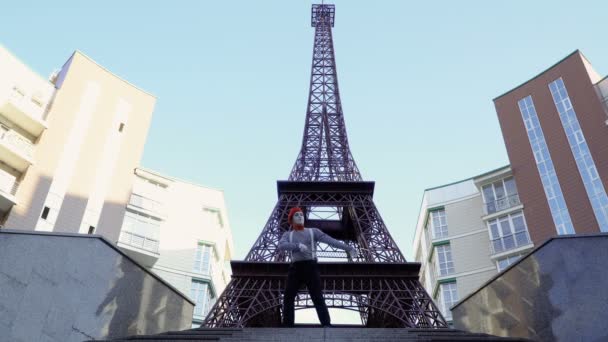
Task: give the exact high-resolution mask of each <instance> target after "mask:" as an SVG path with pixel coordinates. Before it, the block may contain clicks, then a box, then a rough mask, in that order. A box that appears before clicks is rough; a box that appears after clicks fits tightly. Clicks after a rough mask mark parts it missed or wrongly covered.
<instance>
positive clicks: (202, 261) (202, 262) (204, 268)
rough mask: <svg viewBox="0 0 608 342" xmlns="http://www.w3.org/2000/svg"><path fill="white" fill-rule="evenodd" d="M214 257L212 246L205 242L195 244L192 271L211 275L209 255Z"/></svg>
mask: <svg viewBox="0 0 608 342" xmlns="http://www.w3.org/2000/svg"><path fill="white" fill-rule="evenodd" d="M212 254H213V257H215V251H214V249H213V246H211V245H207V244H199V245H198V246H196V254H195V255H194V272H198V273H202V274H204V275H207V276H210V275H211V270H212V267H211V256H212Z"/></svg>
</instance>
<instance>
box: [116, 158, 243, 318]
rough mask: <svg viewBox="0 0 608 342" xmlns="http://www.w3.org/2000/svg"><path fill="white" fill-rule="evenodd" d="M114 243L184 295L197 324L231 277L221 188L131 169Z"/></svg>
mask: <svg viewBox="0 0 608 342" xmlns="http://www.w3.org/2000/svg"><path fill="white" fill-rule="evenodd" d="M118 246H119V247H120V248H121V249H122V250H123V251H125V252H126V253H127V254H129V255H130V256H132V257H133V258H135V259H136V260H138V261H139V262H141V263H143V264H144V265H146V266H147V267H150V268H151V269H152V271H153V272H155V273H156V274H158V275H159V276H160V277H161V278H163V279H164V280H166V281H167V282H169V283H170V284H171V285H173V286H174V287H176V288H177V289H178V290H180V291H182V292H183V293H185V294H189V295H190V296H191V298H192V300H193V301H194V302H195V303H196V307H195V308H194V317H193V326H198V325H199V324H200V323H201V322H202V320H203V319H204V318H205V316H206V314H207V312H208V311H209V309H210V308H211V306H212V305H213V303H214V302H215V300H216V298H217V297H218V296H219V294H221V292H222V291H223V290H224V288H225V287H226V285H227V284H228V282H229V281H230V275H231V272H230V265H229V262H230V260H231V258H232V252H233V250H234V247H233V241H232V232H231V230H230V224H229V222H228V214H227V212H226V205H225V203H224V194H223V192H222V191H220V190H215V189H210V188H206V187H203V186H199V185H195V184H191V183H187V182H184V181H180V180H176V179H173V178H170V177H167V176H163V175H160V174H158V173H157V172H154V171H150V170H144V169H136V170H135V181H134V185H133V193H132V194H131V198H130V200H129V204H128V205H127V213H126V216H125V220H124V223H123V226H122V230H121V233H120V239H119V241H118Z"/></svg>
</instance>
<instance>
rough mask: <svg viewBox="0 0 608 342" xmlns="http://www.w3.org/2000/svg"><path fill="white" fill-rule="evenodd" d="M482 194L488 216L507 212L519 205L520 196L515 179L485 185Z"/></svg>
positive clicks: (510, 178)
mask: <svg viewBox="0 0 608 342" xmlns="http://www.w3.org/2000/svg"><path fill="white" fill-rule="evenodd" d="M482 193H483V198H484V202H485V205H486V213H487V214H492V213H495V212H497V211H501V210H505V209H508V208H511V207H513V206H516V205H518V204H519V196H518V194H517V187H516V186H515V180H513V177H509V178H505V179H501V180H499V181H496V182H494V183H492V184H487V185H484V186H483V187H482Z"/></svg>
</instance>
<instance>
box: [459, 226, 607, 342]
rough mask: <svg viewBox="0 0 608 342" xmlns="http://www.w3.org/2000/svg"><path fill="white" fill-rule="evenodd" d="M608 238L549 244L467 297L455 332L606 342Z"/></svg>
mask: <svg viewBox="0 0 608 342" xmlns="http://www.w3.org/2000/svg"><path fill="white" fill-rule="evenodd" d="M606 260H608V234H597V235H589V236H563V237H558V238H554V239H550V240H549V241H547V242H545V243H544V244H543V245H541V246H539V247H537V248H536V249H534V250H533V251H532V252H531V253H530V254H528V255H527V256H526V257H525V258H523V259H522V260H520V261H519V262H518V263H515V264H514V265H512V266H511V267H509V268H507V269H506V270H505V271H504V272H503V273H500V274H498V275H497V276H496V277H494V278H493V279H491V280H490V281H488V282H487V283H486V284H485V285H483V286H482V287H481V288H480V289H479V290H477V291H476V292H474V293H473V294H471V295H470V296H468V297H466V298H464V299H463V300H462V301H461V302H460V303H459V304H457V305H456V306H455V307H454V308H453V310H452V312H453V315H454V324H455V327H456V328H457V329H463V330H469V331H473V332H482V333H488V334H493V335H498V336H511V337H525V338H530V339H533V340H538V341H607V340H608V325H606V324H605V322H606V321H607V320H608V291H606V288H607V287H608V274H607V273H606V272H605V261H606Z"/></svg>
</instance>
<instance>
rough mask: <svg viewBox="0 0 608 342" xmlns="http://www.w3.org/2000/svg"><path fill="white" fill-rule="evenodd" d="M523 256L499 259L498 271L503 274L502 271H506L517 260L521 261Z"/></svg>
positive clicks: (497, 263)
mask: <svg viewBox="0 0 608 342" xmlns="http://www.w3.org/2000/svg"><path fill="white" fill-rule="evenodd" d="M521 256H522V255H521V254H517V255H511V256H508V257H505V258H502V259H498V260H497V261H496V269H497V270H498V272H502V270H504V269H505V268H507V267H508V266H509V265H512V264H514V263H515V262H516V261H517V260H519V259H520V258H521Z"/></svg>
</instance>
